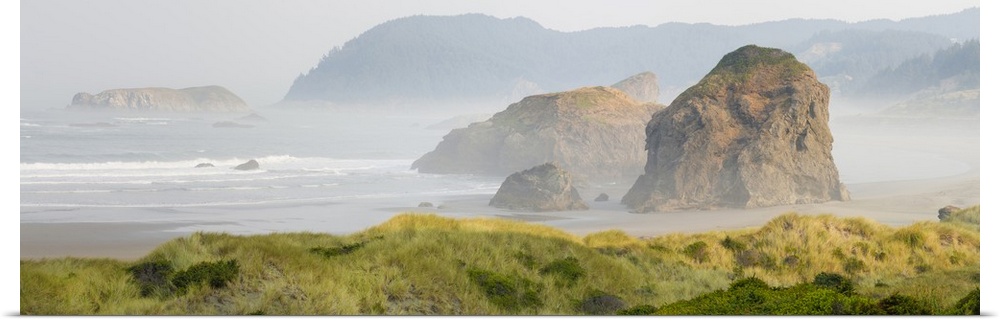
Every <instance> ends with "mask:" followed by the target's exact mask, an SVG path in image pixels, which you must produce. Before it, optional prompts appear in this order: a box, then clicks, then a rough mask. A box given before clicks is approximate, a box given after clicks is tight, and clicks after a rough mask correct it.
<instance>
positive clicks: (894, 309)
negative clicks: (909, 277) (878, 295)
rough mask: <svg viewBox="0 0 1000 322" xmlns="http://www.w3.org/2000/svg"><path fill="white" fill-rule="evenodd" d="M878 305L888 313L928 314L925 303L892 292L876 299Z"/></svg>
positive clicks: (929, 312)
mask: <svg viewBox="0 0 1000 322" xmlns="http://www.w3.org/2000/svg"><path fill="white" fill-rule="evenodd" d="M878 307H879V308H880V309H882V310H883V311H885V313H886V314H889V315H929V314H931V311H930V310H929V309H927V305H926V304H924V303H921V302H920V301H918V300H917V299H915V298H912V297H909V296H905V295H899V294H893V295H891V296H889V297H887V298H884V299H882V300H880V301H878Z"/></svg>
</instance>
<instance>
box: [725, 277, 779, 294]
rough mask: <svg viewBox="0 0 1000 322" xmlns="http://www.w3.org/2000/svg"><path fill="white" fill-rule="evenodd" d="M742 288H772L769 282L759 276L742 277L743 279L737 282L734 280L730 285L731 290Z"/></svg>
mask: <svg viewBox="0 0 1000 322" xmlns="http://www.w3.org/2000/svg"><path fill="white" fill-rule="evenodd" d="M741 288H759V289H770V288H771V287H770V286H767V283H765V282H764V281H763V280H761V279H759V278H756V277H747V278H742V279H739V280H736V281H735V282H733V283H732V284H730V285H729V290H730V291H732V290H736V289H741Z"/></svg>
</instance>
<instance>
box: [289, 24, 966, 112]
mask: <svg viewBox="0 0 1000 322" xmlns="http://www.w3.org/2000/svg"><path fill="white" fill-rule="evenodd" d="M978 36H979V9H978V8H970V9H967V10H964V11H961V12H958V13H954V14H947V15H936V16H928V17H922V18H911V19H904V20H900V21H895V22H894V21H888V20H873V21H865V22H858V23H847V22H843V21H836V20H807V19H791V20H783V21H776V22H765V23H757V24H750V25H743V26H719V25H712V24H706V23H699V24H687V23H665V24H661V25H658V26H655V27H649V26H642V25H638V26H630V27H606V28H596V29H589V30H583V31H576V32H561V31H555V30H551V29H546V28H544V27H543V26H542V25H540V24H538V23H537V22H535V21H532V20H530V19H527V18H523V17H518V18H508V19H499V18H495V17H491V16H487V15H483V14H464V15H458V16H412V17H406V18H399V19H395V20H391V21H387V22H385V23H382V24H380V25H378V26H375V27H373V28H372V29H370V30H368V31H366V32H364V33H362V34H361V35H359V36H358V37H356V38H354V39H352V40H350V41H348V42H346V43H345V44H344V45H343V46H342V47H335V48H333V49H332V50H331V51H330V52H329V53H328V54H327V55H326V56H325V57H324V58H323V59H321V60H320V62H319V63H318V64H317V66H316V67H314V68H312V69H311V70H309V71H308V72H307V73H305V74H302V75H300V76H299V77H298V78H297V79H296V80H295V81H294V82H293V84H292V86H291V87H290V89H289V91H288V94H287V95H286V96H285V99H284V103H295V102H302V101H320V102H324V103H325V104H332V105H350V104H364V103H382V104H384V105H390V106H394V105H395V106H409V105H420V104H422V103H432V104H433V103H440V102H458V103H461V102H481V101H492V102H497V103H498V104H509V103H511V102H515V101H517V100H520V98H522V97H524V96H527V95H533V94H538V93H544V92H555V91H563V90H570V89H574V88H579V87H583V86H587V85H589V84H608V83H612V82H614V81H616V80H620V79H622V78H624V77H626V76H628V75H633V74H636V73H639V72H643V71H650V72H653V73H655V74H657V75H659V76H660V78H659V81H660V84H659V85H660V88H661V95H660V99H659V101H669V100H670V99H671V98H672V97H673V96H674V95H676V94H677V93H679V92H680V91H681V90H682V89H684V88H686V87H687V86H690V85H691V84H694V83H695V82H696V81H697V80H698V79H700V78H701V77H702V76H704V75H705V74H706V73H707V72H708V71H709V70H711V68H712V67H713V66H714V65H715V61H713V60H714V57H720V56H722V55H723V54H725V53H727V52H730V51H732V50H734V49H735V48H738V47H741V46H743V45H746V44H751V43H752V44H757V45H760V46H769V47H775V48H780V49H783V50H786V51H788V52H791V53H793V54H795V55H796V56H801V57H803V61H805V62H807V64H809V65H810V67H812V68H813V69H815V70H816V71H817V74H818V76H819V77H820V78H821V79H822V80H824V82H827V81H830V82H832V83H833V84H832V85H831V87H833V89H834V93H835V94H836V93H838V90H843V92H842V93H840V94H843V95H852V94H853V93H852V92H850V91H851V90H852V89H853V88H856V87H859V84H866V83H867V80H868V79H869V78H871V77H872V76H873V75H875V74H877V73H878V72H880V71H882V70H885V69H889V68H894V67H896V66H898V65H899V64H901V63H902V62H903V61H905V60H907V59H911V58H913V57H918V56H921V55H927V54H932V53H934V52H935V51H938V50H941V49H944V48H947V47H949V46H951V45H952V44H954V43H955V42H960V41H966V40H968V39H975V38H978Z"/></svg>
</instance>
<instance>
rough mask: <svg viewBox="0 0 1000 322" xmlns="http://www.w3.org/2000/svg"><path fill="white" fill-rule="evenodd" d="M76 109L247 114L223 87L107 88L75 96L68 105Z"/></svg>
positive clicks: (244, 103) (247, 110)
mask: <svg viewBox="0 0 1000 322" xmlns="http://www.w3.org/2000/svg"><path fill="white" fill-rule="evenodd" d="M67 108H69V109H78V110H113V111H150V112H250V111H251V110H250V107H249V106H247V103H246V102H244V101H243V99H242V98H240V97H239V96H236V94H233V92H231V91H229V90H228V89H226V88H224V87H222V86H202V87H188V88H182V89H172V88H163V87H147V88H124V89H110V90H106V91H103V92H100V93H98V94H97V95H91V94H89V93H78V94H76V95H75V96H73V102H72V103H70V105H69V106H67Z"/></svg>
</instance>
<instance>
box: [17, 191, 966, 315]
mask: <svg viewBox="0 0 1000 322" xmlns="http://www.w3.org/2000/svg"><path fill="white" fill-rule="evenodd" d="M969 211H970V212H973V211H974V215H975V217H976V221H977V223H978V212H979V210H978V207H975V209H974V210H969ZM822 272H829V273H837V274H841V275H843V276H845V277H846V278H848V279H849V280H850V281H852V282H853V283H854V285H856V286H855V292H856V293H857V294H858V295H861V296H867V297H870V298H873V299H875V300H878V299H883V298H887V297H890V296H892V295H898V294H904V295H906V296H909V297H912V298H915V299H917V300H919V301H921V303H925V306H927V307H928V310H929V311H928V312H930V313H942V314H943V313H948V312H949V311H948V310H949V308H950V307H952V306H953V305H954V303H956V302H957V301H958V300H960V299H961V298H963V297H964V296H966V295H967V294H969V292H970V291H972V290H974V289H976V288H977V287H978V284H979V278H978V274H979V232H978V225H972V224H969V223H968V222H967V221H962V222H956V223H952V222H945V223H931V222H925V223H918V224H914V225H911V226H908V227H902V228H898V229H895V228H891V227H888V226H884V225H880V224H877V223H874V222H871V221H869V220H865V219H857V218H851V219H844V218H837V217H833V216H829V215H823V216H802V215H797V214H786V215H783V216H780V217H778V218H775V219H774V220H772V221H771V222H769V223H768V224H766V225H765V226H763V227H760V228H758V229H745V230H739V231H726V232H712V233H703V234H672V235H666V236H661V237H657V238H652V239H636V238H633V237H631V236H628V235H627V234H625V233H623V232H621V231H614V230H612V231H605V232H600V233H595V234H591V235H588V236H585V237H583V238H580V237H578V236H575V235H571V234H568V233H565V232H563V231H560V230H558V229H554V228H551V227H547V226H543V225H536V224H527V223H521V222H515V221H509V220H501V219H449V218H443V217H439V216H435V215H420V214H403V215H398V216H396V217H394V218H392V219H390V220H389V221H387V222H385V223H383V224H381V225H379V226H376V227H373V228H371V229H368V230H365V231H362V232H359V233H356V234H351V235H347V236H333V235H329V234H314V233H280V234H270V235H255V236H234V235H228V234H220V233H195V234H192V235H191V236H189V237H185V238H179V239H175V240H173V241H170V242H168V243H165V244H163V245H161V246H160V247H159V248H157V249H156V250H154V251H153V252H152V253H150V254H149V255H147V256H146V257H144V258H142V259H140V260H137V261H134V262H125V261H116V260H107V259H75V258H65V259H54V260H29V261H21V297H20V298H21V313H22V314H42V315H46V314H60V315H63V314H69V315H83V314H110V315H115V314H129V315H158V314H170V315H177V314H197V315H245V314H266V315H313V314H350V315H353V314H376V315H383V314H387V315H396V314H470V315H510V314H530V315H546V314H613V313H615V312H617V311H619V310H622V309H626V308H636V307H640V306H643V305H646V307H647V308H653V309H659V308H664V307H667V304H671V303H680V301H683V300H691V299H694V298H696V297H698V296H702V295H705V294H709V293H712V292H715V291H721V290H725V289H728V288H730V284H731V283H733V282H734V281H739V280H743V279H745V278H746V277H754V278H755V279H759V280H760V281H762V282H763V283H766V284H769V285H771V286H774V287H790V286H793V285H796V284H800V283H810V282H813V280H814V278H815V276H816V275H817V274H819V273H822ZM931 290H933V291H931ZM639 311H643V312H645V313H650V312H651V311H652V310H639ZM661 313H669V312H661Z"/></svg>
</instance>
